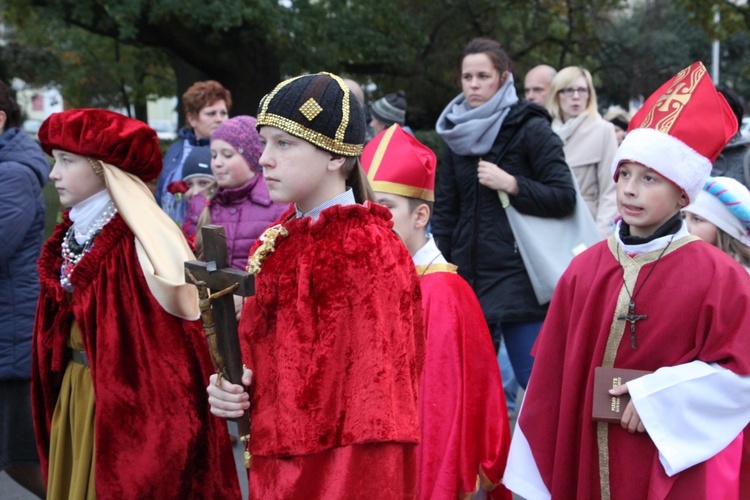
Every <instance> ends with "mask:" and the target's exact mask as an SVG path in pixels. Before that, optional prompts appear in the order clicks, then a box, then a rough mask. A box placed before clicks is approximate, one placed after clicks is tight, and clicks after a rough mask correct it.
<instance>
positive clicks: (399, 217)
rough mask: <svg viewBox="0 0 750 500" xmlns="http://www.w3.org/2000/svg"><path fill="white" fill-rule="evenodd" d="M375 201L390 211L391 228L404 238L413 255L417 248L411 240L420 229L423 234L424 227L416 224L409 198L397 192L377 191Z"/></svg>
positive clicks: (414, 213)
mask: <svg viewBox="0 0 750 500" xmlns="http://www.w3.org/2000/svg"><path fill="white" fill-rule="evenodd" d="M375 201H377V202H378V203H380V204H381V205H383V206H384V207H386V208H387V209H388V210H390V211H391V215H392V216H393V230H394V231H396V234H398V235H399V236H400V237H401V239H402V240H404V243H405V244H406V248H408V249H409V253H411V254H412V255H414V253H416V251H417V250H419V248H416V249H413V248H412V247H413V246H415V245H414V244H413V243H412V242H414V241H415V240H416V239H417V236H418V235H419V232H420V231H421V232H422V233H423V234H424V227H422V228H421V229H420V228H418V227H417V226H416V216H417V214H416V210H414V211H412V210H410V208H409V200H408V199H406V198H405V197H403V196H399V195H397V194H391V193H383V192H380V191H377V192H376V193H375Z"/></svg>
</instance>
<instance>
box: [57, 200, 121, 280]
mask: <svg viewBox="0 0 750 500" xmlns="http://www.w3.org/2000/svg"><path fill="white" fill-rule="evenodd" d="M115 214H117V208H116V207H115V204H114V203H113V202H111V201H110V202H109V203H107V206H106V207H104V210H103V211H102V213H101V215H99V217H97V218H96V220H95V221H94V223H93V224H91V227H89V230H88V231H87V232H86V241H84V242H83V244H82V245H79V244H78V243H77V242H76V241H75V235H76V230H75V224H73V225H71V226H70V227H69V228H68V231H67V232H66V233H65V237H64V238H63V241H62V245H61V247H62V259H63V262H62V266H61V267H60V285H62V287H63V289H64V290H65V291H67V292H72V291H73V284H72V283H71V282H70V276H71V275H72V274H73V269H75V267H76V266H77V265H78V263H79V262H80V261H81V259H82V258H83V256H84V255H86V253H87V252H88V251H89V250H90V249H91V245H93V243H94V238H95V237H96V235H97V234H99V233H100V232H101V230H102V228H103V227H104V226H105V225H107V223H108V222H109V221H111V220H112V217H114V216H115Z"/></svg>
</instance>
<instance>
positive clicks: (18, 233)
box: [0, 128, 50, 380]
mask: <svg viewBox="0 0 750 500" xmlns="http://www.w3.org/2000/svg"><path fill="white" fill-rule="evenodd" d="M49 170H50V169H49V163H48V162H47V157H46V156H44V153H43V152H42V149H41V148H40V147H39V145H38V144H37V143H35V142H34V141H33V140H31V139H30V138H29V136H27V135H26V134H25V133H24V132H23V131H22V130H19V129H17V128H11V129H8V130H7V131H5V133H3V135H2V136H0V239H2V244H0V379H2V380H9V379H29V378H31V336H32V332H33V330H34V313H35V311H36V302H37V299H38V298H39V275H38V273H37V269H36V261H37V259H38V258H39V252H40V249H41V247H42V238H43V232H44V215H45V211H44V199H43V198H42V187H43V186H44V185H45V184H46V183H47V180H48V175H49Z"/></svg>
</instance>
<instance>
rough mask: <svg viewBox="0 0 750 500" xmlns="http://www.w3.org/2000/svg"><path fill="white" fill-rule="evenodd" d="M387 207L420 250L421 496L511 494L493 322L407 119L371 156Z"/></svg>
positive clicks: (413, 249) (427, 155) (366, 157)
mask: <svg viewBox="0 0 750 500" xmlns="http://www.w3.org/2000/svg"><path fill="white" fill-rule="evenodd" d="M362 166H363V167H364V169H365V172H367V177H368V179H369V180H370V185H371V186H372V188H373V190H374V191H375V197H376V200H377V201H378V203H380V204H382V205H384V206H386V207H388V209H389V210H390V211H391V214H392V215H393V223H394V230H395V231H396V233H397V234H398V235H399V236H400V237H401V239H402V240H403V241H404V243H405V244H406V247H407V248H408V249H409V253H410V254H411V255H412V259H413V260H414V264H415V265H416V267H417V274H419V281H420V285H421V287H422V304H423V306H424V313H425V333H426V337H427V344H426V351H425V353H426V355H425V367H424V372H423V374H422V384H421V386H420V393H419V423H420V426H421V431H422V439H421V442H420V444H419V448H418V462H417V463H418V467H417V471H418V474H419V487H420V488H419V497H420V498H421V499H455V498H467V497H470V496H473V495H474V494H475V493H478V492H480V491H481V492H482V493H484V494H488V496H489V498H496V499H510V498H511V495H510V492H509V491H508V490H507V489H506V488H505V487H504V486H502V485H501V484H500V480H501V479H502V473H503V470H504V469H505V461H506V459H507V456H508V446H509V445H510V428H509V426H508V410H507V408H506V406H505V396H504V393H503V384H502V380H501V377H500V370H499V369H498V365H497V359H496V358H495V351H494V349H493V346H492V340H491V336H490V332H489V329H488V328H487V323H485V321H484V315H483V314H482V309H481V307H480V305H479V301H478V300H477V298H476V296H475V295H474V292H473V290H472V289H471V287H470V286H469V284H468V283H467V282H466V281H465V280H464V279H463V278H461V277H460V276H459V275H458V274H457V273H456V266H454V265H452V264H449V263H448V262H447V261H446V260H445V258H444V257H443V256H442V254H441V253H440V250H438V248H437V246H436V245H435V241H434V240H433V238H432V235H431V234H429V233H428V232H427V224H428V222H429V220H430V215H431V213H432V203H433V201H434V199H435V196H434V189H435V168H436V166H437V160H436V158H435V154H434V153H433V152H432V151H431V150H430V149H429V148H428V147H426V146H424V145H423V144H422V143H420V142H419V141H418V140H417V139H416V138H414V136H412V135H411V134H409V133H407V132H405V131H404V129H402V128H401V127H400V126H399V125H393V126H391V127H390V128H388V129H387V130H385V131H383V132H381V133H380V134H378V135H377V136H376V137H375V138H374V139H373V140H372V141H371V142H369V143H368V144H367V146H366V147H365V149H364V151H363V152H362Z"/></svg>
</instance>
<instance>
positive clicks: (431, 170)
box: [361, 124, 437, 201]
mask: <svg viewBox="0 0 750 500" xmlns="http://www.w3.org/2000/svg"><path fill="white" fill-rule="evenodd" d="M361 161H362V168H363V169H364V171H365V172H366V173H367V179H368V180H369V181H370V185H371V186H372V189H373V191H379V192H381V193H391V194H396V195H399V196H406V197H408V198H418V199H420V200H425V201H435V170H436V168H437V158H436V157H435V153H433V152H432V150H431V149H430V148H428V147H427V146H425V145H424V144H422V143H421V142H419V141H418V140H417V139H416V138H415V137H414V136H413V135H411V134H409V133H408V132H405V131H404V129H403V128H401V126H400V125H398V124H394V125H391V126H390V127H389V128H387V129H386V130H384V131H382V132H381V133H379V134H378V135H376V136H375V138H374V139H373V140H372V141H370V142H369V143H367V146H365V149H364V150H363V151H362V158H361Z"/></svg>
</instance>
